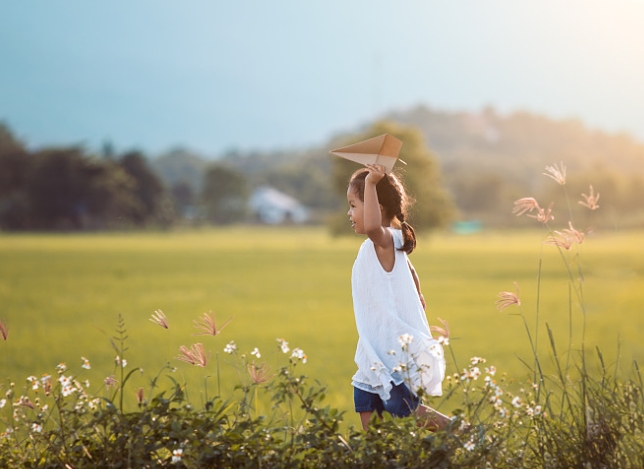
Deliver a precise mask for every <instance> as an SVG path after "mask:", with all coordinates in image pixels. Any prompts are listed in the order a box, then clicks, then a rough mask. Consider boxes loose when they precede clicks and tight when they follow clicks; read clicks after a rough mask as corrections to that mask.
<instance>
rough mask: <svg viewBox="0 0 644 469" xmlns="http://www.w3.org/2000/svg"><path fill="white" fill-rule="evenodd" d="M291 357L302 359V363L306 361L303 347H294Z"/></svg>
mask: <svg viewBox="0 0 644 469" xmlns="http://www.w3.org/2000/svg"><path fill="white" fill-rule="evenodd" d="M291 358H297V359H299V360H302V363H306V354H305V353H304V350H302V349H301V348H294V349H293V353H292V354H291Z"/></svg>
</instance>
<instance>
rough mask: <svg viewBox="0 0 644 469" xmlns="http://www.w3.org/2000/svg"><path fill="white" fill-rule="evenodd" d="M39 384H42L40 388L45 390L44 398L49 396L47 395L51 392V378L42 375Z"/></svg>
mask: <svg viewBox="0 0 644 469" xmlns="http://www.w3.org/2000/svg"><path fill="white" fill-rule="evenodd" d="M40 382H41V383H42V387H43V388H44V390H45V396H49V393H50V392H51V386H52V384H51V376H50V375H48V374H44V375H42V378H40Z"/></svg>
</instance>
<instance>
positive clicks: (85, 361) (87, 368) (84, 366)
mask: <svg viewBox="0 0 644 469" xmlns="http://www.w3.org/2000/svg"><path fill="white" fill-rule="evenodd" d="M81 360H83V364H82V365H81V367H82V368H85V369H86V370H89V369H90V368H91V365H90V364H89V360H88V359H87V358H85V357H81ZM124 361H125V360H124ZM123 366H125V365H123Z"/></svg>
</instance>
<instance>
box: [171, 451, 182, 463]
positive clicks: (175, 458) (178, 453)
mask: <svg viewBox="0 0 644 469" xmlns="http://www.w3.org/2000/svg"><path fill="white" fill-rule="evenodd" d="M181 456H183V450H182V449H181V448H179V449H175V450H174V451H173V452H172V464H176V463H178V462H181Z"/></svg>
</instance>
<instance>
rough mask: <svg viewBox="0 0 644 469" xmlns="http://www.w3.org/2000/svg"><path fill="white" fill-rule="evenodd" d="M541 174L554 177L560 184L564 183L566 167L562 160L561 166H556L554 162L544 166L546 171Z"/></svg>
mask: <svg viewBox="0 0 644 469" xmlns="http://www.w3.org/2000/svg"><path fill="white" fill-rule="evenodd" d="M543 175H544V176H548V177H550V178H552V179H554V180H555V181H557V183H558V184H560V185H562V186H563V185H564V184H566V167H565V166H564V164H563V161H562V162H561V168H558V167H557V165H556V164H553V165H552V166H546V172H545V173H543Z"/></svg>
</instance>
